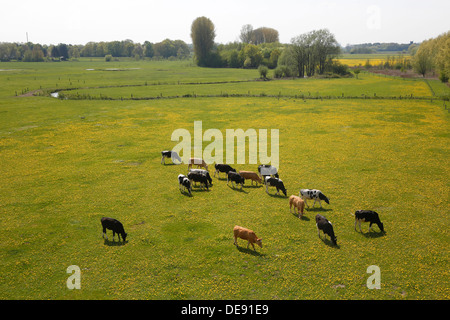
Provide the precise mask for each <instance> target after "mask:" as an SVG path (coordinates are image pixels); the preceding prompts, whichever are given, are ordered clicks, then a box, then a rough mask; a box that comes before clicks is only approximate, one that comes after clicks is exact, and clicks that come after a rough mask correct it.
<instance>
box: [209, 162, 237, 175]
mask: <svg viewBox="0 0 450 320" xmlns="http://www.w3.org/2000/svg"><path fill="white" fill-rule="evenodd" d="M214 167H215V168H216V171H214V177H215V176H216V173H217V177H218V178H219V177H220V172H225V173H226V174H228V172H230V171H232V172H236V169H234V168H232V167H231V166H230V165H228V164H220V163H216V164H215V165H214Z"/></svg>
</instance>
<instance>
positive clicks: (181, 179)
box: [178, 174, 192, 196]
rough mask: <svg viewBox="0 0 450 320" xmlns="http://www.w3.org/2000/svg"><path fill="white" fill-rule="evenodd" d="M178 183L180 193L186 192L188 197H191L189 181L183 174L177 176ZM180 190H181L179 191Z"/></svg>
mask: <svg viewBox="0 0 450 320" xmlns="http://www.w3.org/2000/svg"><path fill="white" fill-rule="evenodd" d="M178 183H179V187H180V191H181V192H183V190H186V189H187V191H188V193H189V195H190V196H191V195H192V194H191V191H192V186H191V181H190V180H189V179H188V177H186V176H185V175H184V174H179V175H178ZM181 188H183V190H181Z"/></svg>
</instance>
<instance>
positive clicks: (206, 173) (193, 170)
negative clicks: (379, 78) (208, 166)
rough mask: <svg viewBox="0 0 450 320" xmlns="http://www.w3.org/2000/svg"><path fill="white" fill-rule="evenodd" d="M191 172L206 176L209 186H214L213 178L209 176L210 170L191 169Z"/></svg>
mask: <svg viewBox="0 0 450 320" xmlns="http://www.w3.org/2000/svg"><path fill="white" fill-rule="evenodd" d="M189 172H194V173H200V174H203V175H204V176H206V179H207V180H208V182H209V185H210V186H212V178H211V175H210V174H209V171H208V170H205V169H189Z"/></svg>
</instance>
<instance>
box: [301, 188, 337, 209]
mask: <svg viewBox="0 0 450 320" xmlns="http://www.w3.org/2000/svg"><path fill="white" fill-rule="evenodd" d="M298 195H299V197H301V198H302V199H303V200H305V204H306V206H307V207H308V208H309V206H308V203H307V202H306V200H313V199H314V204H313V208H314V206H315V205H316V201H317V200H319V204H320V207H321V208H322V203H321V200H323V201H325V202H326V203H327V204H330V200H328V198H327V197H326V196H325V195H324V194H323V193H322V191H320V190H316V189H300V192H299V194H298Z"/></svg>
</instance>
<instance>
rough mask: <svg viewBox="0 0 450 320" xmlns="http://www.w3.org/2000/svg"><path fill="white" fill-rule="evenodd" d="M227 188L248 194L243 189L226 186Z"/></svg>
mask: <svg viewBox="0 0 450 320" xmlns="http://www.w3.org/2000/svg"><path fill="white" fill-rule="evenodd" d="M227 187H228V188H230V189H231V190H233V191H238V192H242V193H249V192H248V191H246V190H244V188H242V189H241V188H236V187H233V186H230V185H229V184H228V185H227Z"/></svg>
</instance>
